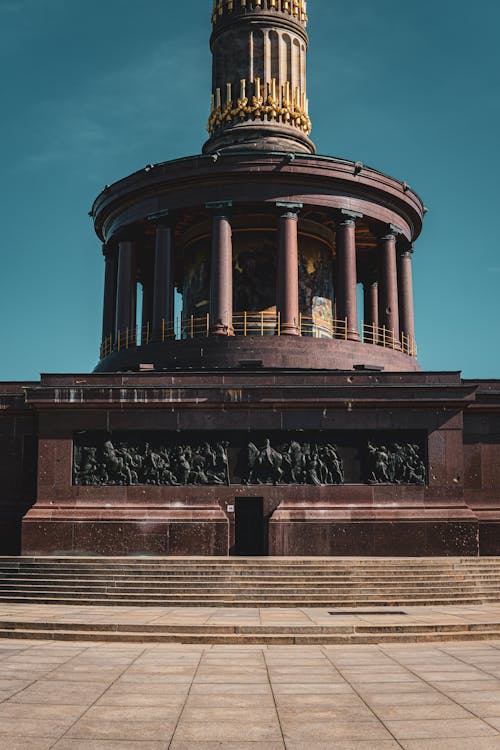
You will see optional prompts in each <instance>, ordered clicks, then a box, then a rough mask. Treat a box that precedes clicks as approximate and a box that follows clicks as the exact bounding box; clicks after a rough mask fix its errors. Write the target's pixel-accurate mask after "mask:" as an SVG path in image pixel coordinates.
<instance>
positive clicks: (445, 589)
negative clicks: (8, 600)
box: [0, 584, 500, 601]
mask: <svg viewBox="0 0 500 750" xmlns="http://www.w3.org/2000/svg"><path fill="white" fill-rule="evenodd" d="M201 591H202V594H203V596H204V597H205V598H207V599H208V597H224V596H227V597H229V596H233V597H246V598H269V597H273V598H283V599H286V598H287V597H301V598H304V599H306V598H311V597H313V598H316V597H326V596H330V597H331V596H334V597H336V598H339V599H345V598H353V597H358V598H361V597H370V596H371V597H376V596H378V597H379V598H388V597H389V598H394V597H396V596H398V597H401V596H406V597H410V596H415V595H421V596H426V597H431V596H434V597H435V596H439V597H443V596H448V597H452V596H466V595H467V596H481V595H489V596H491V597H496V598H499V599H500V587H499V586H490V587H487V586H483V587H477V586H456V587H452V586H442V587H438V586H436V587H434V588H430V587H426V588H423V587H419V586H414V587H397V586H391V587H389V588H384V587H380V586H371V587H366V588H356V587H349V588H348V589H339V588H338V587H335V586H331V587H330V586H329V587H318V588H316V587H310V588H308V587H297V588H287V587H277V586H274V587H269V588H265V589H263V588H258V587H255V588H253V587H252V588H251V587H247V588H236V587H227V586H221V587H203V589H202V590H200V587H199V586H191V587H183V588H182V589H176V588H174V587H167V588H158V587H133V586H78V587H77V586H52V587H49V586H38V587H37V586H36V585H33V586H30V585H29V584H27V585H23V586H15V585H12V586H5V585H0V594H12V593H16V594H26V595H32V596H38V595H43V594H50V595H54V596H68V595H78V596H87V595H89V596H92V595H96V596H105V595H112V596H118V595H127V594H130V595H133V596H137V597H141V596H142V597H146V596H148V597H160V598H164V597H168V598H171V599H174V598H175V599H177V600H179V601H182V599H183V598H185V597H189V596H199V595H200V593H201Z"/></svg>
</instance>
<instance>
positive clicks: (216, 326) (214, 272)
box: [207, 203, 234, 336]
mask: <svg viewBox="0 0 500 750" xmlns="http://www.w3.org/2000/svg"><path fill="white" fill-rule="evenodd" d="M231 207H232V203H216V204H208V205H207V208H210V209H212V210H213V219H212V262H211V277H210V330H211V332H212V333H213V334H215V335H219V336H232V335H234V330H233V239H232V229H231V221H230V218H229V214H230V209H231Z"/></svg>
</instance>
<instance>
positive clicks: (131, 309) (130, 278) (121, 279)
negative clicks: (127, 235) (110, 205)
mask: <svg viewBox="0 0 500 750" xmlns="http://www.w3.org/2000/svg"><path fill="white" fill-rule="evenodd" d="M136 301H137V280H136V276H135V247H134V242H133V241H132V240H127V239H121V240H120V242H119V246H118V289H117V302H116V332H117V335H118V332H119V331H120V334H121V336H120V338H121V343H122V345H123V341H124V338H123V337H124V336H125V334H126V330H127V329H128V331H129V341H135V325H136Z"/></svg>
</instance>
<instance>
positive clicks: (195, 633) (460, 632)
mask: <svg viewBox="0 0 500 750" xmlns="http://www.w3.org/2000/svg"><path fill="white" fill-rule="evenodd" d="M0 638H15V639H30V640H60V641H93V642H95V641H106V642H117V643H184V644H211V645H213V644H215V645H217V644H262V645H266V644H267V645H273V644H274V645H288V644H290V645H292V644H297V645H298V644H301V645H342V644H373V643H407V642H413V643H415V642H417V643H427V642H439V641H465V640H467V641H480V640H481V641H482V640H496V639H498V638H500V624H498V623H497V624H490V623H485V624H477V623H476V624H474V625H473V626H467V625H464V624H461V625H441V626H440V625H433V626H426V625H422V626H418V625H409V626H404V625H396V626H391V625H388V626H376V625H371V626H369V625H355V626H332V627H319V626H318V627H304V626H287V627H279V626H270V627H265V626H206V625H203V626H198V627H196V626H182V625H177V626H171V627H166V626H163V627H158V628H152V627H147V626H144V625H139V626H135V627H134V626H121V627H117V626H109V625H103V624H100V623H99V624H95V625H93V626H92V625H85V624H79V623H75V624H68V623H61V624H56V625H54V624H53V623H33V622H3V623H0Z"/></svg>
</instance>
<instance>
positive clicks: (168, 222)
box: [147, 208, 175, 227]
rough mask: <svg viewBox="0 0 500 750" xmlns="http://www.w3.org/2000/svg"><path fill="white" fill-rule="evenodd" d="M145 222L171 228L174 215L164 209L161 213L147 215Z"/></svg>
mask: <svg viewBox="0 0 500 750" xmlns="http://www.w3.org/2000/svg"><path fill="white" fill-rule="evenodd" d="M147 221H149V222H151V223H152V224H156V225H157V226H165V227H171V226H172V224H173V223H174V222H175V215H174V214H173V213H172V212H171V211H170V210H169V209H168V208H164V209H162V210H161V211H155V212H154V213H152V214H148V216H147Z"/></svg>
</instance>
